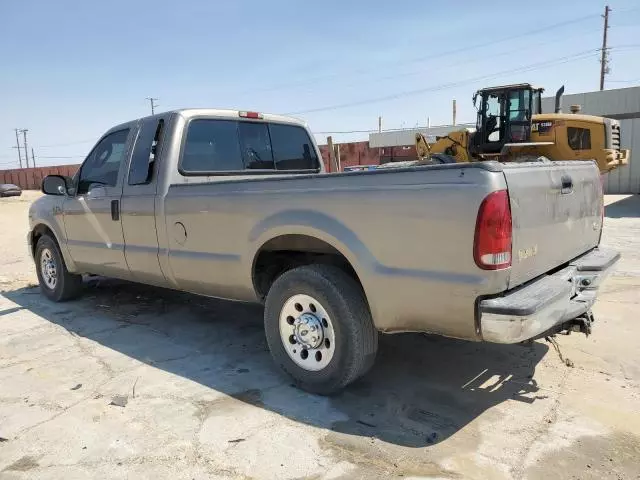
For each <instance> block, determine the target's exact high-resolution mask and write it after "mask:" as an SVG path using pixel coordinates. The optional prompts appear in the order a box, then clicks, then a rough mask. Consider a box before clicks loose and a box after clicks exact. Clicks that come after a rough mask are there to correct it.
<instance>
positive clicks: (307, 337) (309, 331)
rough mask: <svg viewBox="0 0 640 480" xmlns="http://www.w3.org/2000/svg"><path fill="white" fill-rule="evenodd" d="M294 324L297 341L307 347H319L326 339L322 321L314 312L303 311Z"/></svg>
mask: <svg viewBox="0 0 640 480" xmlns="http://www.w3.org/2000/svg"><path fill="white" fill-rule="evenodd" d="M293 325H294V326H293V335H294V336H295V339H296V342H298V343H299V344H300V345H302V346H303V347H305V348H318V347H319V346H320V344H321V343H322V340H324V332H323V331H322V321H321V320H320V319H319V318H318V317H316V316H315V315H313V314H312V313H303V314H302V315H300V316H299V317H298V318H297V319H296V321H295V322H294V324H293Z"/></svg>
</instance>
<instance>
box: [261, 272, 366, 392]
mask: <svg viewBox="0 0 640 480" xmlns="http://www.w3.org/2000/svg"><path fill="white" fill-rule="evenodd" d="M265 332H266V336H267V342H268V344H269V349H270V351H271V355H272V356H273V359H274V360H275V362H276V363H277V364H278V365H279V366H280V367H281V368H282V369H283V370H284V371H285V372H286V373H288V374H289V375H290V376H291V377H292V378H293V379H294V381H295V383H296V384H297V385H298V386H299V387H300V388H302V389H303V390H306V391H309V392H312V393H319V394H322V395H330V394H333V393H337V392H339V391H340V390H341V389H343V388H344V387H345V386H347V385H348V384H350V383H351V382H353V381H354V380H356V379H357V378H359V377H361V376H362V375H364V374H365V373H366V372H367V370H369V368H370V367H371V365H373V361H374V359H375V355H376V352H377V349H378V332H377V331H376V329H375V327H374V325H373V321H372V319H371V313H370V312H369V307H368V305H367V302H366V299H365V297H364V293H363V292H362V289H361V288H360V286H359V285H358V284H357V283H356V282H355V281H354V280H353V279H352V278H351V277H350V276H349V275H347V274H346V273H345V272H344V271H343V270H341V269H339V268H337V267H333V266H328V265H309V266H303V267H298V268H294V269H292V270H289V271H288V272H286V273H284V274H283V275H281V276H280V277H279V278H278V279H277V280H276V281H275V282H274V284H273V286H272V287H271V289H270V290H269V293H268V295H267V300H266V307H265Z"/></svg>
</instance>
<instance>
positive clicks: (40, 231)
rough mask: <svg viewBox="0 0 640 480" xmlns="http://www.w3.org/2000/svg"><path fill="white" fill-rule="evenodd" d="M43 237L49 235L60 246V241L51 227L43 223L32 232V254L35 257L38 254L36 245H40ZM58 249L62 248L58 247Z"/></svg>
mask: <svg viewBox="0 0 640 480" xmlns="http://www.w3.org/2000/svg"><path fill="white" fill-rule="evenodd" d="M43 235H49V236H50V237H51V238H52V239H53V241H54V242H56V245H57V244H58V239H57V238H56V236H55V235H54V233H53V231H52V230H51V229H50V228H49V227H47V226H46V225H44V224H42V223H41V224H39V225H36V226H35V228H34V229H33V230H31V253H32V254H33V255H34V256H35V254H36V245H38V240H40V237H42V236H43ZM58 247H60V246H59V245H58Z"/></svg>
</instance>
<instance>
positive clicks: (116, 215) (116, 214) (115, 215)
mask: <svg viewBox="0 0 640 480" xmlns="http://www.w3.org/2000/svg"><path fill="white" fill-rule="evenodd" d="M111 220H113V221H118V220H120V200H111Z"/></svg>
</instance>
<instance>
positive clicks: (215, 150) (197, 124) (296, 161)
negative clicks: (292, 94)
mask: <svg viewBox="0 0 640 480" xmlns="http://www.w3.org/2000/svg"><path fill="white" fill-rule="evenodd" d="M180 167H181V172H183V173H184V174H192V175H198V174H203V175H204V174H215V173H216V172H242V171H251V170H260V171H263V172H265V171H266V172H265V173H269V171H271V172H272V173H275V172H276V170H316V169H317V168H318V157H317V155H316V153H315V150H314V148H313V143H312V142H311V140H310V138H309V135H308V134H307V131H306V130H305V129H304V128H301V127H298V126H295V125H284V124H271V123H265V122H250V121H237V120H214V119H196V120H193V121H191V122H190V123H189V126H188V130H187V138H186V140H185V144H184V148H183V153H182V161H181V164H180Z"/></svg>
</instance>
